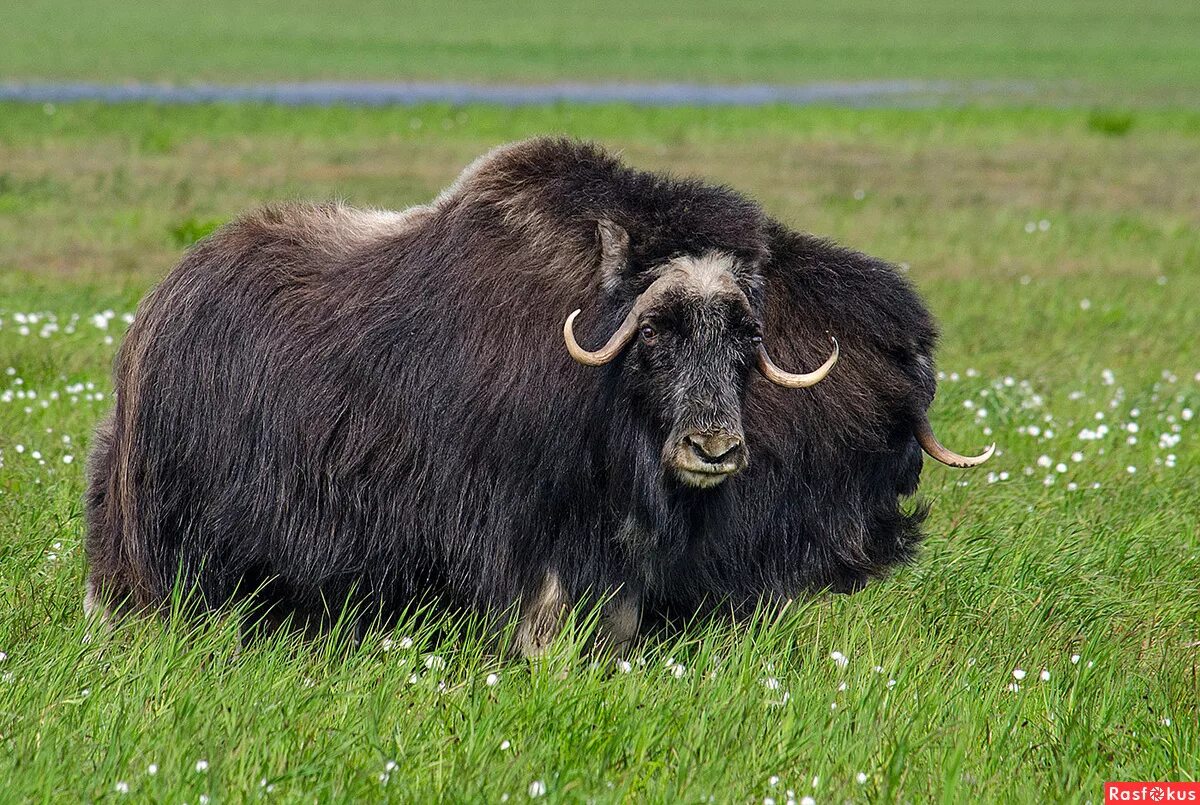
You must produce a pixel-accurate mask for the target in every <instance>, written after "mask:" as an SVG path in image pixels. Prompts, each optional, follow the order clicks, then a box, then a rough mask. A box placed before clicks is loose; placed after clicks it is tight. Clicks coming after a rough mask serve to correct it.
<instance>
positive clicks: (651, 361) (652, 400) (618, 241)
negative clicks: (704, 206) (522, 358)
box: [563, 221, 837, 489]
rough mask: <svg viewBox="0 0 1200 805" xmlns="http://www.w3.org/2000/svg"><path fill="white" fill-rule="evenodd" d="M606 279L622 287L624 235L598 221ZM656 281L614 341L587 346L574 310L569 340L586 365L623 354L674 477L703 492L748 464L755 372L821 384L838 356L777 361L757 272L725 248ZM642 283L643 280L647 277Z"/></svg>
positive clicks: (680, 262)
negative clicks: (802, 367) (745, 423)
mask: <svg viewBox="0 0 1200 805" xmlns="http://www.w3.org/2000/svg"><path fill="white" fill-rule="evenodd" d="M599 233H600V244H601V275H602V284H604V285H606V286H608V287H616V286H617V285H618V283H619V279H618V276H619V272H621V271H622V270H623V269H624V268H625V263H626V254H627V251H628V235H626V233H625V232H624V230H622V229H620V228H619V227H617V226H616V225H615V224H612V223H610V222H606V221H604V222H600V227H599ZM647 277H652V278H653V280H652V281H651V282H650V285H649V286H648V287H647V288H646V289H645V290H644V291H642V293H641V294H639V295H638V297H637V298H636V299H635V300H634V302H633V306H632V308H631V309H630V310H629V312H628V313H627V314H626V316H625V320H624V321H623V322H622V324H621V326H620V327H619V328H618V329H617V331H616V332H615V333H613V334H612V336H611V337H610V338H609V340H608V342H607V343H606V344H605V345H604V346H603V347H601V348H600V349H598V350H596V351H594V352H590V351H588V350H585V349H583V348H582V347H580V346H579V344H578V343H577V342H576V340H575V336H574V330H573V325H574V321H575V318H576V316H578V315H579V312H580V311H578V310H576V311H575V312H574V313H572V314H571V315H570V316H569V317H567V321H566V324H565V325H564V327H563V336H564V339H565V341H566V344H567V349H568V351H569V352H570V354H571V356H572V357H574V358H575V359H576V360H577V361H579V362H580V363H583V364H586V365H589V366H599V365H603V364H607V363H609V362H611V361H614V360H615V359H617V358H618V356H620V357H621V358H622V363H621V372H622V381H623V383H624V384H625V387H626V389H627V391H628V396H629V398H630V399H631V401H632V403H633V406H634V408H635V411H636V412H637V413H638V414H639V415H641V416H643V417H645V418H646V419H648V420H649V422H650V423H651V426H652V427H653V429H654V430H656V431H657V432H659V433H661V434H662V438H663V446H662V453H661V455H662V466H663V470H664V472H665V473H666V474H667V475H668V476H673V477H674V478H676V479H677V480H679V481H680V482H682V483H684V484H686V485H688V486H692V487H696V488H700V489H706V488H711V487H715V486H717V485H718V484H720V483H721V482H722V481H724V480H725V479H727V478H729V477H730V476H732V475H734V474H736V473H738V472H740V471H741V470H743V469H745V468H746V466H747V464H748V462H749V460H750V451H749V449H748V448H747V445H746V438H745V433H744V431H743V429H742V401H743V399H744V397H745V392H746V386H747V381H748V379H749V376H750V372H751V370H752V369H753V368H755V367H756V366H757V368H758V369H759V370H760V371H761V372H762V373H763V374H764V375H765V376H766V377H767V378H768V379H769V380H771V381H772V382H775V383H778V384H779V385H783V386H788V387H792V388H802V387H804V386H811V385H813V384H814V383H817V382H819V381H820V380H821V379H822V378H824V377H825V375H826V374H827V373H828V372H829V370H830V369H831V368H832V367H833V365H834V363H835V362H836V361H837V346H836V342H834V352H833V354H832V355H831V356H830V358H829V359H828V360H827V361H826V362H825V365H824V366H822V367H821V368H820V369H818V370H816V371H815V372H811V373H808V374H792V373H789V372H785V371H783V370H782V369H780V368H779V367H777V366H776V365H775V364H774V363H773V362H772V361H771V359H770V357H769V356H768V354H767V351H766V347H765V346H764V345H763V333H762V326H761V324H760V318H759V316H758V314H757V312H756V310H755V307H754V304H753V303H752V301H751V297H752V296H753V295H754V293H753V291H754V288H755V286H756V285H757V284H758V282H759V278H758V275H757V273H756V272H755V271H754V270H752V269H750V268H747V267H745V266H742V265H740V264H739V263H738V262H737V260H736V259H735V258H733V257H732V256H730V255H728V254H724V253H722V252H716V251H709V252H705V253H703V254H701V255H699V256H680V257H676V258H674V259H672V260H669V261H668V262H666V263H663V264H661V265H659V266H656V267H654V268H653V269H650V270H649V271H648V272H647ZM643 281H644V280H643Z"/></svg>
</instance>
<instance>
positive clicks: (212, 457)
mask: <svg viewBox="0 0 1200 805" xmlns="http://www.w3.org/2000/svg"><path fill="white" fill-rule="evenodd" d="M564 322H565V326H564ZM934 344H935V329H934V325H933V322H932V320H931V319H930V316H929V314H928V313H927V312H926V310H925V308H924V307H923V305H922V304H921V301H920V299H919V298H918V297H917V296H916V294H915V293H914V292H913V290H912V289H911V288H910V287H909V286H908V284H907V283H906V282H905V281H904V280H903V279H902V278H901V277H900V276H899V275H898V274H897V273H896V272H895V271H894V270H893V269H892V268H891V267H890V266H889V265H887V264H886V263H884V262H882V261H879V260H875V259H872V258H870V257H866V256H864V255H861V254H858V253H855V252H852V251H849V250H846V249H843V248H840V247H837V246H834V245H832V244H830V243H827V242H825V241H822V240H819V239H816V238H813V237H810V236H807V235H802V234H798V233H795V232H792V231H791V230H789V229H787V228H786V227H784V226H782V225H780V224H779V223H777V222H775V221H773V220H771V219H770V218H769V217H767V216H766V215H765V214H764V213H763V212H762V211H761V209H760V208H759V207H758V206H757V205H755V204H754V203H753V202H751V201H749V200H747V199H746V198H744V197H742V196H740V195H738V194H736V193H734V192H732V191H730V190H727V189H724V188H720V187H713V186H710V185H706V184H703V183H700V182H695V181H678V180H674V179H671V178H667V177H663V176H658V175H654V174H649V173H644V172H640V171H634V170H631V169H629V168H627V167H624V166H623V165H621V164H620V163H619V162H618V161H617V160H615V159H614V158H612V157H611V156H609V155H607V154H605V153H604V152H603V151H602V150H600V149H599V148H597V147H594V146H591V145H586V144H579V143H575V142H570V141H563V140H549V139H536V140H530V141H526V142H521V143H516V144H513V145H509V146H506V147H503V148H500V149H497V150H495V151H493V152H491V153H490V154H488V155H486V156H485V157H483V158H481V159H480V160H478V161H477V162H476V163H474V164H473V165H471V166H470V167H468V168H467V170H466V171H465V172H464V173H463V174H462V175H461V176H460V177H459V178H458V179H457V180H456V181H455V182H454V184H453V185H451V186H450V187H449V188H448V189H447V190H446V191H444V192H443V193H442V194H441V195H440V196H439V197H438V198H437V199H436V200H435V201H434V202H432V203H431V204H429V205H428V206H422V207H416V208H413V209H410V210H407V211H405V212H402V213H390V212H366V211H360V210H353V209H349V208H346V207H343V206H340V205H336V204H330V205H322V206H303V205H293V206H283V207H274V208H269V209H266V210H263V211H261V212H257V213H254V214H251V215H248V216H246V217H244V218H241V219H240V220H238V221H236V222H234V223H232V224H230V225H228V226H226V227H225V228H223V229H221V230H219V231H218V232H217V233H215V234H214V235H212V236H211V237H209V238H208V239H206V240H204V241H202V242H201V243H199V244H197V245H196V246H195V247H194V248H193V249H192V250H191V251H190V252H188V254H187V255H186V256H185V257H184V259H183V260H182V262H181V263H180V264H179V265H178V266H177V267H176V268H175V269H174V270H173V271H171V272H170V274H168V275H167V277H166V278H165V279H164V280H163V281H162V283H161V284H160V285H159V286H158V287H157V288H156V289H155V290H154V291H153V292H151V293H150V294H149V295H148V296H147V297H146V299H145V300H144V301H143V302H142V304H141V306H140V307H139V310H138V314H137V317H136V320H135V322H134V324H133V325H132V327H131V328H130V330H129V332H128V334H127V336H126V338H125V341H124V343H123V345H122V347H121V350H120V353H119V355H118V358H117V363H116V367H115V388H116V392H117V395H116V405H115V408H114V410H113V411H112V413H111V414H110V416H109V418H108V419H107V420H106V421H105V422H104V423H103V424H102V425H101V427H100V429H99V431H98V434H97V439H96V441H95V446H94V448H93V451H92V455H91V459H90V463H89V471H88V475H89V477H88V484H89V488H88V494H87V520H88V533H87V555H88V561H89V565H90V567H89V574H88V582H87V585H88V590H87V599H86V602H87V605H88V607H89V608H91V609H95V610H99V611H101V612H104V613H107V614H118V613H124V612H130V611H137V610H159V609H162V608H163V607H164V605H165V603H166V602H167V601H169V599H170V597H171V594H172V591H173V590H174V589H175V588H176V587H177V586H178V585H183V587H184V588H185V590H186V591H187V592H188V593H189V594H191V595H193V596H194V599H193V600H194V601H195V602H196V603H197V604H198V605H199V606H200V607H201V608H202V609H203V608H213V607H217V606H220V605H222V604H224V603H226V602H229V601H233V600H236V599H239V598H242V597H245V596H248V595H250V594H251V593H253V599H254V602H255V604H256V605H257V606H261V607H262V608H263V611H266V612H269V613H271V614H272V615H273V616H275V617H281V616H294V617H296V618H298V619H300V620H301V621H304V622H313V621H314V620H315V621H318V622H319V621H320V620H322V619H323V618H325V617H327V616H331V615H335V614H337V613H338V612H339V611H341V610H342V608H343V607H345V606H347V605H352V606H354V608H355V609H354V611H355V612H356V613H358V617H360V618H361V619H362V622H363V623H368V622H378V621H382V622H384V623H386V622H387V621H388V620H389V619H390V618H393V617H395V616H396V615H397V614H398V613H400V612H402V611H403V610H404V609H405V608H406V607H407V606H409V605H411V604H413V603H414V602H418V601H427V600H434V601H437V602H438V603H439V604H440V605H444V606H447V607H455V608H464V609H467V610H472V611H478V612H493V613H496V612H504V611H507V610H508V609H509V608H512V607H516V608H518V609H519V612H520V619H521V620H520V626H519V628H518V634H517V640H518V644H519V648H520V649H521V650H523V651H525V652H527V653H528V652H536V651H537V650H539V649H540V648H541V647H543V646H544V645H545V643H546V641H547V640H548V639H550V638H551V637H552V636H553V635H554V633H555V631H556V629H557V627H558V621H559V618H560V617H561V613H562V610H563V609H564V607H565V606H567V605H568V604H571V603H580V602H583V603H586V602H590V601H598V600H604V601H605V602H606V603H605V604H604V609H603V616H602V628H603V631H604V633H605V634H606V636H607V637H608V638H609V639H611V640H613V641H616V642H621V641H624V640H628V639H630V638H631V637H632V636H633V635H634V634H635V633H636V631H637V629H638V623H639V621H640V618H641V614H642V613H643V612H644V611H648V610H654V611H672V612H685V613H686V612H695V611H697V610H698V609H702V608H706V607H712V606H717V605H725V606H732V607H734V608H738V607H743V606H751V605H753V604H754V603H756V602H757V601H759V600H761V599H763V598H768V599H776V598H777V599H784V598H789V597H793V596H795V595H797V594H800V593H803V592H805V591H812V590H819V589H823V588H833V589H835V590H853V589H856V588H858V587H859V586H861V585H862V584H864V583H865V581H866V580H867V579H868V578H870V577H872V576H875V575H878V574H880V573H881V572H883V571H885V570H886V569H887V568H888V567H890V566H892V565H894V564H895V563H897V562H901V561H904V560H905V559H908V558H909V557H910V556H911V555H912V554H913V550H914V548H915V547H916V545H917V543H918V541H919V538H920V533H919V524H920V521H921V514H920V511H919V510H917V511H916V512H906V511H905V510H904V509H903V508H901V505H900V499H901V498H902V497H904V496H908V495H911V494H912V493H913V492H914V491H915V490H916V488H917V483H918V479H919V477H920V472H921V450H922V448H924V449H925V450H926V451H927V452H929V453H930V454H931V455H933V456H934V457H936V458H938V459H939V460H942V461H945V462H947V463H951V464H957V465H960V466H968V465H971V464H974V463H978V462H980V461H982V460H983V459H985V458H986V457H987V455H988V454H989V453H990V449H989V453H985V455H984V456H982V457H980V458H976V459H968V458H965V457H963V456H957V455H956V454H953V453H951V452H949V451H947V450H946V449H945V448H943V447H942V446H941V445H940V444H938V443H937V440H936V439H935V438H934V437H933V434H932V432H931V431H930V429H929V426H928V420H927V418H926V409H927V408H928V407H929V404H930V402H931V401H932V399H933V395H934V386H935V380H934V370H933V361H932V355H933V350H934Z"/></svg>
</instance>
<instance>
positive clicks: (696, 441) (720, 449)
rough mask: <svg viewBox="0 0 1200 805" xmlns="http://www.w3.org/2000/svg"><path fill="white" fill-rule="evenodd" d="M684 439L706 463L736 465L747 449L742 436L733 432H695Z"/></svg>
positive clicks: (697, 456) (693, 451)
mask: <svg viewBox="0 0 1200 805" xmlns="http://www.w3.org/2000/svg"><path fill="white" fill-rule="evenodd" d="M683 441H684V444H686V445H687V446H688V448H689V449H691V451H692V453H693V454H694V455H695V456H696V458H698V459H700V460H701V461H703V462H705V463H706V464H718V465H736V464H737V463H738V461H737V459H739V458H740V457H741V454H742V453H743V452H744V450H745V446H744V445H743V444H742V439H741V437H740V436H734V435H733V434H732V433H693V434H690V435H688V436H685V437H683Z"/></svg>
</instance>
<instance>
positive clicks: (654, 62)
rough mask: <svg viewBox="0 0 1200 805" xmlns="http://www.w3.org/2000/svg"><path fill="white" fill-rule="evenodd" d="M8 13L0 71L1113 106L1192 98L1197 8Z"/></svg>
mask: <svg viewBox="0 0 1200 805" xmlns="http://www.w3.org/2000/svg"><path fill="white" fill-rule="evenodd" d="M9 5H10V6H11V7H9V8H6V9H5V13H4V17H5V24H4V25H3V26H0V77H5V78H22V79H27V78H43V79H45V78H73V79H86V80H96V79H108V80H118V81H120V80H128V79H140V80H147V81H156V80H164V79H165V80H173V81H182V82H188V81H194V80H198V79H200V80H213V81H246V80H253V79H274V80H298V79H329V78H341V79H381V80H397V79H414V78H424V79H429V78H432V79H438V80H446V79H462V80H475V81H486V82H495V81H517V82H529V81H546V80H556V79H582V80H588V81H593V80H599V79H606V78H608V79H634V80H685V81H707V82H735V83H736V82H748V81H766V82H778V83H789V84H790V83H799V82H806V81H817V80H839V81H840V80H864V79H865V80H870V79H883V78H911V79H938V80H955V81H960V80H984V81H1030V82H1034V83H1035V84H1037V85H1038V86H1039V87H1041V88H1042V89H1044V90H1045V89H1053V91H1054V92H1056V93H1064V92H1065V93H1070V94H1075V93H1078V92H1080V91H1083V92H1084V93H1085V94H1087V95H1089V96H1091V97H1094V98H1096V99H1098V100H1101V101H1104V100H1108V101H1109V102H1111V100H1112V97H1113V94H1114V92H1117V93H1119V94H1120V96H1121V97H1123V98H1126V99H1135V98H1140V97H1144V96H1145V94H1146V93H1147V92H1149V93H1151V94H1152V95H1155V96H1158V97H1162V98H1173V97H1178V96H1179V95H1180V94H1187V95H1188V97H1191V98H1192V99H1193V100H1194V98H1195V93H1196V91H1197V90H1200V55H1198V52H1197V48H1196V41H1195V40H1196V31H1197V30H1200V7H1198V6H1197V5H1196V4H1195V3H1187V2H1179V0H1148V1H1147V2H1142V3H1138V4H1136V5H1131V4H1130V3H1127V2H1120V0H1071V2H1066V3H1058V4H1047V3H1033V2H1028V1H1027V0H1021V1H1020V2H1010V3H1003V4H997V3H994V2H987V1H986V0H968V2H951V0H934V2H922V3H917V2H912V1H911V0H902V1H901V2H888V1H887V0H871V2H865V3H864V2H855V1H852V0H832V2H830V1H826V2H819V3H818V2H804V3H794V2H784V0H765V1H764V2H757V3H752V4H743V3H726V2H718V1H717V0H703V2H699V3H688V4H681V3H669V4H655V3H641V2H634V1H633V0H615V1H614V2H609V3H606V4H605V5H604V6H603V7H602V8H597V7H596V5H595V4H594V3H590V2H582V1H581V0H565V1H564V2H549V0H516V1H515V2H506V3H489V2H480V0H468V1H467V2H459V3H455V4H454V8H453V11H452V12H451V11H450V10H448V9H447V8H445V7H444V6H441V5H438V4H406V5H405V6H404V7H399V6H397V5H396V4H395V3H389V2H383V0H360V2H356V3H354V4H353V5H352V6H350V7H348V6H347V4H345V3H319V2H314V1H313V0H304V1H303V2H300V3H291V4H289V5H288V7H287V9H286V12H285V11H284V10H281V9H280V8H279V7H278V6H276V5H272V4H266V3H261V2H231V1H230V0H221V1H220V2H215V3H204V4H197V3H191V2H183V1H182V0H165V2H161V3H153V4H130V3H122V2H118V0H98V1H97V2H94V3H86V4H80V3H75V2H69V0H30V2H27V3H13V4H9Z"/></svg>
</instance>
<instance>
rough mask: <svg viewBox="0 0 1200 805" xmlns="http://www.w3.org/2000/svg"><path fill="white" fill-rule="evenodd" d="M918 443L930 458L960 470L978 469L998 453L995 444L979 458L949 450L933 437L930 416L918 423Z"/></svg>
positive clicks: (989, 446) (978, 456) (923, 417)
mask: <svg viewBox="0 0 1200 805" xmlns="http://www.w3.org/2000/svg"><path fill="white" fill-rule="evenodd" d="M917 443H918V444H919V445H921V449H922V450H924V451H925V452H926V453H928V454H929V457H930V458H935V459H937V460H938V461H940V462H942V463H943V464H945V465H946V466H947V467H958V468H959V469H967V468H968V467H978V466H979V465H980V464H982V463H983V462H985V461H987V460H988V459H989V458H991V457H992V453H994V452H995V451H996V444H995V442H993V443H992V444H990V445H988V448H987V449H986V450H984V451H983V452H982V453H980V454H979V455H977V456H960V455H959V454H958V453H955V452H954V451H953V450H947V449H946V448H945V447H943V446H942V443H941V442H939V441H938V440H937V437H936V436H934V435H933V428H932V427H930V426H929V417H928V416H922V417H921V420H920V421H919V422H918V423H917Z"/></svg>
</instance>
